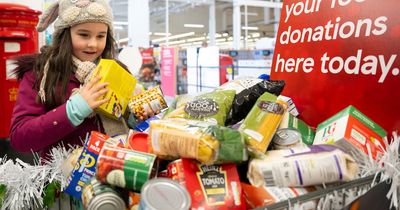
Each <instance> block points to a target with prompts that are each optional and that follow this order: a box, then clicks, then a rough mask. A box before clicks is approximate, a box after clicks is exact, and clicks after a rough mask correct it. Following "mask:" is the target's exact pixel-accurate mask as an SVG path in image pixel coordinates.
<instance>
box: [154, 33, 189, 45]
mask: <svg viewBox="0 0 400 210" xmlns="http://www.w3.org/2000/svg"><path fill="white" fill-rule="evenodd" d="M194 34H195V33H194V32H193V31H192V32H188V33H184V34H178V35H174V36H170V37H168V40H171V39H179V38H183V37H187V36H192V35H194ZM165 40H167V38H165V37H164V38H160V39H154V40H152V41H153V42H162V41H165Z"/></svg>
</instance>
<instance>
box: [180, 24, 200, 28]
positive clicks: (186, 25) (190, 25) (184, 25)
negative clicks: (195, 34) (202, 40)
mask: <svg viewBox="0 0 400 210" xmlns="http://www.w3.org/2000/svg"><path fill="white" fill-rule="evenodd" d="M183 27H185V28H204V25H203V24H183Z"/></svg>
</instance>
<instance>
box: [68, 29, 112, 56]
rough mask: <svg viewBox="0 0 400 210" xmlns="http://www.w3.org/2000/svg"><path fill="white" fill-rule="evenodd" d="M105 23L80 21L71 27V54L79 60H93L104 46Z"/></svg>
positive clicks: (105, 37)
mask: <svg viewBox="0 0 400 210" xmlns="http://www.w3.org/2000/svg"><path fill="white" fill-rule="evenodd" d="M107 30H108V26H107V25H106V24H105V23H82V24H78V25H75V26H72V27H71V39H72V54H73V55H74V56H75V57H77V58H78V59H79V60H81V61H92V62H93V61H95V60H96V59H97V58H98V57H100V55H101V54H102V53H103V50H104V48H105V46H106V40H107Z"/></svg>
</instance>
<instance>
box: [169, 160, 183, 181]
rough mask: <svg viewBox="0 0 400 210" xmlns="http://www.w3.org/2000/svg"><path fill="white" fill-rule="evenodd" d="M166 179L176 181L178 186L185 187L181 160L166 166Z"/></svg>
mask: <svg viewBox="0 0 400 210" xmlns="http://www.w3.org/2000/svg"><path fill="white" fill-rule="evenodd" d="M167 173H168V177H169V178H170V179H172V180H175V181H178V182H179V184H181V185H182V186H185V184H186V182H185V174H184V173H183V164H182V159H178V160H175V161H173V162H171V163H170V164H168V166H167Z"/></svg>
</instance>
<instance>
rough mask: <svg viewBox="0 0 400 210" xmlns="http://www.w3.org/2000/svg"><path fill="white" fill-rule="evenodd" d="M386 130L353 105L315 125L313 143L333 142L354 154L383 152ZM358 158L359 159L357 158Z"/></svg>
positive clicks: (374, 155)
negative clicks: (315, 130)
mask: <svg viewBox="0 0 400 210" xmlns="http://www.w3.org/2000/svg"><path fill="white" fill-rule="evenodd" d="M385 136H386V131H385V130H384V129H383V128H381V127H380V126H379V125H377V124H376V123H375V122H373V121H372V120H370V119H369V118H368V117H367V116H365V115H364V114H363V113H361V112H360V111H359V110H357V109H356V108H355V107H353V106H348V107H347V108H345V109H343V110H342V111H340V112H339V113H337V114H335V115H334V116H333V117H331V118H329V119H328V120H326V121H325V122H322V123H321V124H319V125H318V127H317V132H316V134H315V139H314V144H335V145H336V146H338V147H340V148H342V149H343V150H345V151H347V152H349V153H351V154H352V155H356V157H355V159H356V161H357V159H358V158H357V157H359V156H360V155H361V156H362V155H365V154H367V155H368V154H371V155H372V157H373V158H374V159H377V158H379V153H383V150H384V143H383V138H384V137H385ZM358 160H360V159H358Z"/></svg>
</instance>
